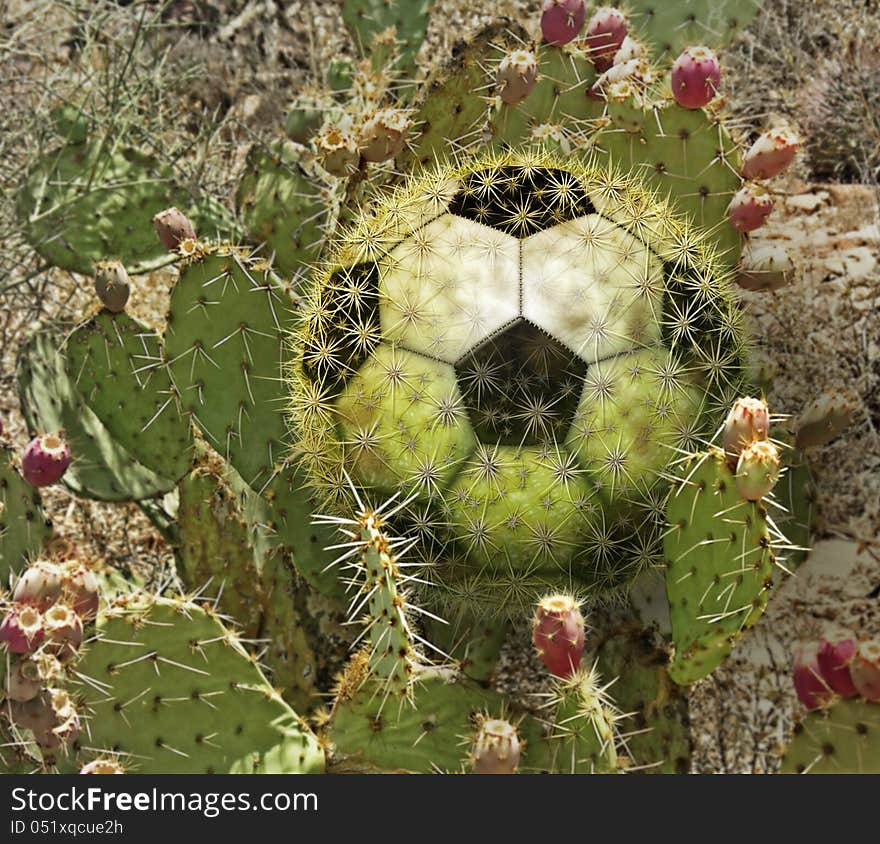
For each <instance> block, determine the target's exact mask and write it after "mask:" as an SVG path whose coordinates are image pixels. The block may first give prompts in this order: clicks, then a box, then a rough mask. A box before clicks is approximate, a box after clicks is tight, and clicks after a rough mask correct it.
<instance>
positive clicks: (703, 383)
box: [290, 153, 742, 616]
mask: <svg viewBox="0 0 880 844" xmlns="http://www.w3.org/2000/svg"><path fill="white" fill-rule="evenodd" d="M292 339H293V343H294V363H293V366H292V367H291V369H290V374H291V387H292V397H291V411H292V417H293V425H292V429H293V431H294V433H295V435H296V436H297V437H298V440H297V442H296V448H297V450H298V452H299V453H301V454H302V464H303V466H304V468H305V470H306V472H307V474H308V478H309V481H310V482H311V483H312V485H313V486H314V487H315V489H316V490H317V491H318V493H319V494H321V495H323V496H324V497H325V498H326V500H327V501H328V505H327V508H328V510H329V511H330V512H333V513H337V514H338V515H342V516H344V515H345V514H346V512H351V511H352V510H353V509H354V505H353V502H352V501H351V497H352V496H351V492H350V490H349V488H348V485H347V484H346V483H345V482H344V481H343V476H344V475H345V474H346V473H347V474H348V475H349V476H350V477H351V479H352V481H353V484H354V486H355V487H358V488H360V489H362V490H368V491H370V493H371V494H373V493H375V494H376V495H381V496H389V495H395V494H400V495H401V496H402V499H405V500H406V501H407V505H406V506H404V507H402V508H401V509H400V511H399V513H398V514H397V515H396V516H395V522H394V526H395V529H396V530H397V532H398V533H406V534H407V535H410V536H412V537H413V538H414V539H417V540H418V541H417V543H416V545H415V547H414V550H413V553H414V555H416V554H418V555H421V560H422V561H423V562H434V561H436V562H437V563H438V565H436V566H433V567H432V568H431V571H430V573H429V577H430V579H431V580H432V582H433V583H434V584H435V585H436V586H438V587H440V589H439V590H437V592H436V594H437V595H439V598H438V600H439V601H440V602H441V609H440V614H441V615H444V616H445V615H449V614H451V613H446V612H445V611H444V609H443V607H442V602H443V600H444V596H445V598H446V599H448V601H449V602H450V605H457V604H459V603H460V602H461V601H462V599H463V602H464V603H465V604H468V605H470V606H471V607H472V608H478V607H482V608H483V609H497V608H499V607H502V608H503V609H504V610H505V611H508V612H511V613H514V612H518V611H520V610H521V609H522V608H523V606H528V605H530V604H533V603H534V601H536V600H537V598H538V597H540V595H541V594H543V593H546V592H548V591H560V590H564V591H570V590H572V589H573V588H576V587H577V586H580V587H581V588H583V587H587V588H594V589H597V590H603V589H611V588H616V587H618V586H620V585H622V584H623V583H625V582H626V581H628V580H629V579H630V578H631V577H632V576H633V575H635V574H636V573H637V571H638V570H639V568H640V567H641V565H642V564H643V563H644V562H645V561H646V560H648V559H649V558H650V557H651V555H652V553H653V554H654V555H656V554H657V553H658V551H659V545H658V543H659V535H660V533H661V532H662V526H661V525H660V524H659V519H658V500H659V498H660V497H662V494H663V490H664V489H665V486H666V482H665V480H664V475H663V473H664V471H665V469H666V466H667V464H668V463H669V461H670V459H671V457H672V455H673V454H674V450H675V449H681V448H692V447H693V445H692V443H693V442H694V441H695V440H698V439H699V438H700V437H708V436H709V435H710V433H711V431H712V430H714V428H715V427H716V425H717V424H718V421H720V420H719V419H717V416H718V413H719V411H720V408H721V407H725V406H726V404H727V402H728V400H729V398H730V397H731V395H732V393H733V391H735V390H736V389H737V385H738V384H739V383H740V380H741V378H742V374H741V364H740V347H741V342H742V341H741V337H740V329H739V325H738V317H737V315H736V312H735V309H734V307H733V300H732V297H731V293H730V287H729V280H728V278H727V276H726V274H725V273H724V272H723V271H722V270H721V269H720V267H719V266H718V265H717V264H716V263H715V262H714V261H713V260H712V258H711V256H710V255H709V254H707V253H706V252H704V251H703V241H702V240H701V238H700V236H699V235H697V234H696V233H695V232H694V229H693V228H692V227H690V226H689V225H687V224H686V223H683V222H681V221H680V220H679V219H678V218H677V217H676V216H675V215H674V214H672V213H671V212H670V211H669V209H668V207H667V206H666V205H665V204H663V203H662V202H660V201H658V200H656V199H655V198H654V197H653V196H652V195H651V194H648V193H646V192H644V191H643V190H642V189H640V188H639V187H638V184H637V183H633V182H629V181H627V180H625V179H623V178H620V177H617V176H610V175H608V174H607V173H606V172H605V171H602V170H597V169H592V168H589V167H584V166H581V165H578V164H574V163H572V162H571V161H567V162H564V161H562V160H560V159H557V158H554V157H552V156H550V155H548V154H543V153H542V154H529V155H526V154H521V153H515V154H514V153H511V154H499V155H492V156H488V157H482V158H479V159H477V160H475V161H471V162H468V163H465V164H462V165H458V166H456V165H452V166H444V167H439V168H438V169H437V170H435V171H434V172H433V173H431V174H429V175H426V176H423V177H420V178H418V179H415V180H413V181H412V182H411V183H410V184H408V185H407V186H406V187H405V188H403V189H401V190H399V191H397V192H396V193H394V194H391V195H389V196H388V197H387V198H386V199H385V200H384V202H383V203H382V204H381V207H380V208H379V209H378V210H377V211H376V213H375V214H374V215H373V216H368V217H364V218H362V219H361V220H359V221H358V223H357V224H356V225H355V226H354V227H353V228H352V229H351V231H350V232H349V233H348V234H347V235H346V236H345V238H344V239H343V240H342V243H341V246H340V248H339V250H338V252H337V254H336V256H335V259H334V260H333V261H331V262H330V263H328V264H327V266H326V269H325V271H324V273H323V274H322V275H321V276H320V277H319V278H317V279H316V282H315V283H314V285H313V287H312V289H311V290H310V291H309V293H308V296H307V300H306V302H305V304H304V318H303V320H302V321H301V323H299V324H298V325H297V326H296V328H295V329H294V332H293V336H292ZM652 548H654V551H653V552H652V551H651V549H652ZM417 559H418V558H417ZM536 593H537V594H536Z"/></svg>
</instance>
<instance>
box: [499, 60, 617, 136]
mask: <svg viewBox="0 0 880 844" xmlns="http://www.w3.org/2000/svg"><path fill="white" fill-rule="evenodd" d="M503 57H504V53H503V52H499V51H498V50H497V49H494V50H492V51H491V52H488V53H487V56H486V59H487V64H488V66H489V68H491V69H492V70H493V71H494V69H495V68H496V67H497V65H498V62H499V61H500V60H501V59H502V58H503ZM537 59H538V81H537V83H536V85H535V87H534V89H533V90H532V91H531V93H530V94H529V95H528V97H526V99H525V100H523V101H522V102H521V103H518V104H517V105H505V104H504V103H502V102H500V101H499V102H497V103H496V104H495V107H494V108H493V109H492V110H491V111H490V114H489V131H490V132H491V135H492V143H493V144H494V145H495V146H500V147H516V146H519V145H521V144H523V143H528V142H540V140H541V136H540V133H539V132H538V133H536V131H535V130H536V129H537V127H542V126H543V127H549V126H554V127H558V128H560V129H561V131H562V134H563V136H564V137H565V138H567V140H568V143H569V146H570V149H577V147H578V146H581V145H583V142H584V138H585V137H586V136H587V135H589V134H590V133H591V132H592V131H593V130H594V129H595V128H596V126H597V122H598V121H599V119H600V118H601V117H602V114H603V111H604V103H603V102H602V101H600V100H596V99H591V98H590V97H588V96H587V91H589V89H590V86H591V85H592V84H593V83H594V82H595V81H596V70H595V68H594V67H593V64H592V62H590V60H589V59H588V58H587V57H586V55H585V54H584V53H583V52H582V51H581V50H578V49H576V48H575V47H573V46H570V47H565V48H562V49H559V48H555V47H548V46H541V47H540V48H539V49H538V50H537ZM487 81H488V82H493V81H494V79H493V75H492V73H491V72H490V73H489V75H488V77H487ZM488 93H490V94H491V93H493V91H492V90H490V91H489V92H488Z"/></svg>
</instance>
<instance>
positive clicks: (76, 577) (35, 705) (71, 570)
mask: <svg viewBox="0 0 880 844" xmlns="http://www.w3.org/2000/svg"><path fill="white" fill-rule="evenodd" d="M98 600H99V599H98V581H97V578H96V577H95V574H94V572H92V571H91V569H89V568H88V567H87V566H85V565H84V564H82V563H80V562H79V561H77V560H76V559H67V560H63V561H53V560H45V559H43V560H37V561H36V562H34V563H33V564H32V565H31V566H30V567H29V568H28V569H27V570H26V571H25V572H24V573H23V574H22V576H21V577H20V578H19V579H18V581H17V582H16V583H15V586H14V588H13V591H12V604H11V606H10V607H9V609H8V610H7V612H6V615H5V616H4V618H3V620H2V622H0V644H2V645H3V646H5V648H6V650H7V651H8V653H9V654H10V655H11V657H12V658H11V659H10V661H9V670H8V672H7V674H6V683H5V689H4V694H5V696H6V698H7V700H9V701H10V709H9V714H10V717H11V720H12V721H13V723H15V724H17V725H18V726H20V727H23V728H25V729H30V730H32V731H33V732H34V736H35V739H36V741H37V744H38V745H39V746H40V747H41V748H43V749H45V750H54V749H57V748H58V747H60V746H61V745H64V744H68V743H69V742H71V741H73V740H74V739H75V738H76V736H78V735H79V730H80V724H79V716H78V715H77V713H76V710H75V708H74V706H73V704H72V702H71V701H70V699H69V698H68V697H67V695H66V693H64V692H62V691H59V690H58V689H56V688H54V686H53V683H54V682H55V681H56V680H58V679H60V678H61V677H62V676H63V673H64V666H65V665H67V664H69V663H71V662H73V661H74V660H75V659H76V658H77V657H78V656H79V652H80V648H81V647H82V643H83V638H84V627H85V625H86V624H88V623H89V622H90V621H92V620H93V619H94V618H95V616H96V615H97V612H98Z"/></svg>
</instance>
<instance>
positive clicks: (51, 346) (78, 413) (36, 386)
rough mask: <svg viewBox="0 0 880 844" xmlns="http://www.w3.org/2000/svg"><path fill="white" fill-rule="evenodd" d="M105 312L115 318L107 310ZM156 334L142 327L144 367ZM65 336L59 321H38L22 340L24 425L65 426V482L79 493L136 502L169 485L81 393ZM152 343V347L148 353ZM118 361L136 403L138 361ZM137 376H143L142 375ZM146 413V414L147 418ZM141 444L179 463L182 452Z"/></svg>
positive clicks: (159, 376)
mask: <svg viewBox="0 0 880 844" xmlns="http://www.w3.org/2000/svg"><path fill="white" fill-rule="evenodd" d="M104 316H106V317H108V318H109V319H113V318H114V317H113V316H112V315H110V314H105V315H104ZM126 319H128V318H127V317H126ZM137 333H138V332H137V331H133V332H132V333H131V334H130V335H129V336H128V342H129V343H136V342H138V338H137V336H136V335H137ZM110 336H111V337H115V333H112V332H111V335H110ZM155 339H156V338H155V334H153V333H152V332H149V331H148V330H147V329H145V330H144V340H145V343H147V344H148V345H142V346H141V352H142V354H143V355H144V359H143V360H142V363H143V365H144V366H146V367H147V369H149V368H150V366H152V365H154V364H155V361H153V362H152V363H149V364H148V363H147V360H146V358H147V357H150V356H151V355H152V354H154V353H155ZM65 340H66V331H65V330H64V328H63V327H62V326H60V325H58V324H53V323H50V324H46V325H42V326H40V327H39V328H38V330H37V331H35V332H34V333H33V334H32V335H31V336H30V337H29V338H28V339H27V340H25V342H24V343H23V344H22V346H21V348H20V350H19V355H18V370H17V373H18V383H19V388H20V392H19V398H20V401H21V409H22V413H23V414H24V417H25V420H26V421H27V424H28V428H29V429H30V430H32V431H64V435H65V438H66V439H67V442H68V443H69V444H70V451H71V455H72V458H73V459H72V462H71V464H70V466H69V468H68V469H67V471H66V472H65V474H64V485H65V486H67V487H68V488H69V489H71V490H72V491H73V492H75V493H77V494H78V495H82V496H86V497H89V498H96V499H99V500H102V501H131V500H135V501H136V500H139V499H142V498H149V497H151V496H154V495H157V494H160V493H165V492H168V491H169V490H171V489H173V488H174V485H175V483H176V481H177V478H176V477H167V476H163V475H160V474H158V473H157V472H156V471H154V470H153V469H152V468H149V467H147V466H144V465H143V464H142V463H140V462H139V461H138V460H137V459H135V457H134V456H133V455H132V454H131V453H130V452H129V451H128V449H127V448H126V447H125V446H124V445H123V444H122V443H121V442H118V441H117V440H116V439H115V438H114V437H113V436H112V434H111V433H110V431H109V430H108V428H107V427H106V425H105V424H104V423H103V422H102V420H101V419H100V418H99V417H98V414H97V413H96V412H95V410H93V409H92V408H91V407H90V406H89V404H88V401H89V397H88V396H85V395H83V394H82V393H81V392H80V390H79V388H78V386H77V384H76V380H75V373H74V372H73V371H72V367H71V366H70V364H69V361H68V358H67V352H68V350H67V348H66V346H65ZM151 346H152V349H153V351H152V352H148V351H147V349H148V348H150V347H151ZM134 353H135V352H134V350H133V354H134ZM123 357H124V355H123ZM120 365H121V366H123V367H129V368H127V369H126V368H123V369H121V370H119V372H118V377H119V378H120V379H122V383H126V384H127V387H126V389H127V390H128V391H129V392H128V393H126V394H124V395H125V400H126V401H131V402H134V404H135V405H137V402H138V399H139V396H140V392H141V390H140V386H139V385H138V386H137V388H135V387H134V385H135V382H138V380H139V375H138V374H136V373H135V370H136V369H137V368H138V364H137V363H135V362H134V357H132V358H128V363H122V364H120ZM155 374H156V378H155V380H153V379H150V383H151V384H152V385H156V384H157V383H158V382H159V381H160V380H161V379H162V373H161V372H157V373H155ZM140 377H143V378H144V379H145V380H147V375H146V374H142V375H141V376H140ZM87 380H88V379H87ZM166 383H167V382H166ZM117 398H118V397H117ZM144 398H145V399H147V401H149V400H150V399H151V398H152V399H158V394H152V395H151V394H150V392H149V391H145V395H144ZM169 398H170V396H169V395H168V394H163V395H162V397H161V400H160V401H159V404H158V405H156V406H155V409H158V408H159V407H160V406H161V404H162V403H163V402H164V401H165V400H167V399H169ZM112 406H113V402H112V401H110V402H109V404H108V403H107V401H106V399H105V398H103V397H102V398H101V401H100V404H99V407H98V409H101V407H103V408H104V409H105V410H107V411H112ZM168 411H171V413H174V412H176V411H175V410H174V408H173V402H172V403H171V405H169V407H168V408H166V409H165V412H166V413H167V412H168ZM111 415H112V416H114V417H115V424H118V425H119V426H120V428H119V430H123V429H128V430H129V431H130V428H128V426H129V425H130V421H123V420H122V419H120V418H119V417H118V416H116V414H115V413H111ZM149 418H150V417H149V416H147V417H145V419H146V420H148V419H149ZM163 424H164V423H163ZM184 430H185V429H184ZM179 436H180V431H179V429H178V437H179ZM141 445H142V447H143V448H144V449H145V450H146V451H147V452H148V453H152V454H153V455H154V457H155V459H157V460H159V461H161V463H163V464H165V465H172V466H177V467H179V466H180V465H181V464H180V463H179V462H178V461H179V460H180V455H175V454H169V455H161V456H160V455H157V454H156V453H155V451H152V450H151V448H150V445H149V443H147V442H144V443H142V444H141ZM184 469H185V466H184ZM175 471H176V470H175Z"/></svg>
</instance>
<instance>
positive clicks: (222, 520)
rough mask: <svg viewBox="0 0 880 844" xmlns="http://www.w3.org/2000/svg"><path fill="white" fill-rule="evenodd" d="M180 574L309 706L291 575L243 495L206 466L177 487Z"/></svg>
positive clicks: (299, 702) (308, 662)
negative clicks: (249, 515)
mask: <svg viewBox="0 0 880 844" xmlns="http://www.w3.org/2000/svg"><path fill="white" fill-rule="evenodd" d="M178 490H179V496H180V505H179V507H178V511H177V522H178V528H179V533H180V550H179V554H178V574H179V575H180V576H181V578H182V580H183V581H184V583H185V584H186V586H187V587H188V588H189V589H192V590H196V589H200V588H202V587H205V588H206V594H207V595H216V596H218V598H217V600H218V608H219V609H220V610H221V611H222V612H224V613H226V614H227V615H229V616H230V617H232V618H234V619H235V620H236V621H237V622H238V623H239V624H240V625H241V626H242V633H243V634H244V635H245V636H247V637H248V638H250V639H260V640H263V641H264V642H265V645H261V646H259V647H260V649H261V650H262V649H263V648H265V652H264V653H263V657H262V659H263V664H264V665H265V667H266V668H267V669H268V670H269V671H270V672H271V673H270V677H271V680H272V682H273V684H274V685H275V686H277V687H278V688H279V689H280V690H281V692H282V694H283V695H284V698H285V700H287V701H288V703H290V705H291V706H294V707H296V708H297V709H298V710H299V711H302V712H305V711H307V710H308V709H309V708H311V706H312V704H313V703H314V700H313V694H314V681H315V655H314V654H313V653H312V650H311V647H310V646H309V643H308V641H307V639H306V636H305V634H304V632H303V629H302V625H301V624H300V619H299V615H298V613H297V612H296V610H295V609H294V600H293V588H294V585H293V579H292V576H291V572H290V571H289V570H288V568H287V567H286V565H285V562H284V559H283V556H282V554H281V553H280V552H279V551H278V550H275V551H273V550H272V549H270V548H269V547H268V546H269V543H268V540H267V537H266V535H265V534H266V529H265V528H264V527H263V526H262V525H260V524H254V523H251V522H248V521H247V520H246V519H245V515H244V509H245V508H244V506H243V502H242V500H241V499H242V498H247V497H250V496H253V495H254V493H253V492H250V490H249V489H247V488H246V487H245V484H244V482H240V488H239V489H237V490H236V489H235V488H234V487H233V486H232V485H231V484H229V483H227V482H226V481H225V480H224V478H222V477H220V476H219V475H218V474H215V473H214V471H212V470H211V469H210V468H209V467H208V466H200V467H199V468H198V469H196V470H195V471H194V472H192V473H191V474H190V475H189V476H187V477H186V478H184V479H183V481H181V483H180V485H179V486H178Z"/></svg>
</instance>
